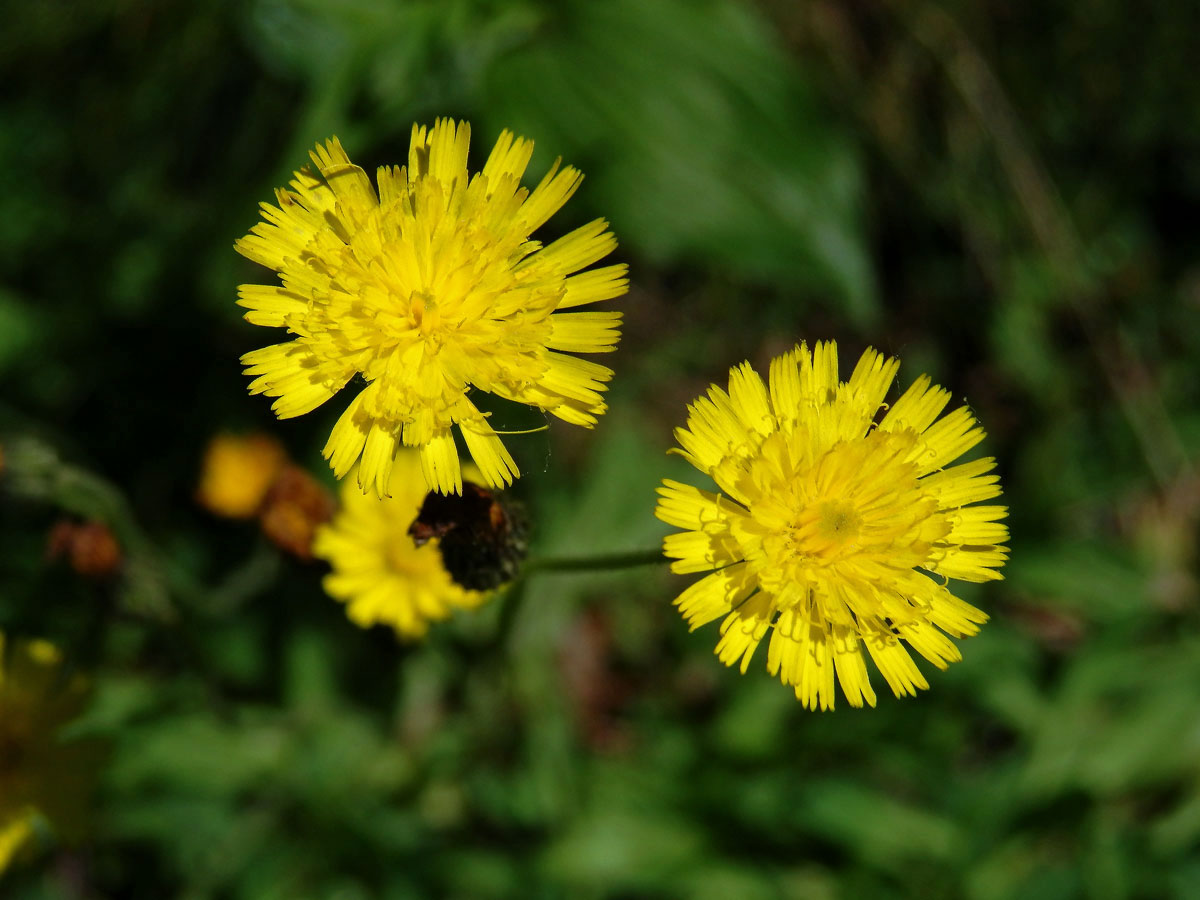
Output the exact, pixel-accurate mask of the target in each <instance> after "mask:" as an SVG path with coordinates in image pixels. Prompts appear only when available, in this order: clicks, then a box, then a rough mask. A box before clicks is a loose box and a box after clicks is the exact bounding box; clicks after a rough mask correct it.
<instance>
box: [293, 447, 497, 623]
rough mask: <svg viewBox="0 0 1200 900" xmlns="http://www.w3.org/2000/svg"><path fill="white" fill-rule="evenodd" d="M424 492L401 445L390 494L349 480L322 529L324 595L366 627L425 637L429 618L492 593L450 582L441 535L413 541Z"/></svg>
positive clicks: (413, 460) (316, 543)
mask: <svg viewBox="0 0 1200 900" xmlns="http://www.w3.org/2000/svg"><path fill="white" fill-rule="evenodd" d="M465 474H466V476H467V479H468V480H477V479H478V478H479V472H478V471H477V470H476V469H475V467H474V466H471V465H468V466H466V472H465ZM426 493H427V491H426V487H425V479H423V478H422V477H421V462H420V458H419V456H418V454H417V452H416V451H415V450H408V449H404V448H401V449H400V451H399V452H398V453H397V454H396V462H395V467H394V470H393V474H392V495H391V496H390V497H388V498H386V499H382V500H381V499H379V498H378V497H376V496H375V495H374V494H364V493H363V492H362V491H360V490H358V489H357V488H356V487H354V486H353V484H352V483H351V482H350V481H347V482H346V483H345V484H343V485H342V498H341V499H342V508H341V509H340V510H339V511H338V513H337V514H336V515H335V516H334V517H333V521H331V522H330V523H329V524H328V525H322V526H321V527H320V528H319V529H318V530H317V535H316V538H315V539H314V540H313V555H314V556H316V557H319V558H320V559H324V560H325V561H326V562H328V563H329V564H330V565H331V566H332V567H333V572H332V573H331V574H329V575H327V576H326V577H325V581H324V586H325V591H326V593H328V594H329V595H330V596H331V597H333V598H335V599H337V600H340V601H342V602H343V603H345V604H346V615H347V616H349V618H350V621H352V622H353V623H354V624H355V625H358V626H359V627H360V628H369V627H370V626H372V625H377V624H378V625H390V626H391V627H392V628H394V629H395V630H396V634H397V636H398V637H400V638H404V639H415V638H420V637H423V636H424V634H425V632H426V631H428V630H429V623H430V622H431V621H438V620H441V619H445V618H448V617H449V616H450V614H451V613H453V612H454V611H455V610H456V609H472V608H474V607H476V606H479V605H480V604H481V603H483V602H484V601H485V600H487V599H488V597H489V596H490V594H487V593H481V592H478V591H467V590H464V589H463V588H461V587H459V586H458V585H457V584H455V583H454V582H453V581H452V580H451V579H450V576H449V575H448V574H447V573H446V569H445V567H444V566H443V565H442V557H441V554H440V553H439V552H438V542H437V539H436V538H435V539H433V540H431V541H429V542H428V543H426V544H424V545H423V546H421V547H417V546H416V545H415V544H414V543H413V539H412V538H411V537H410V536H409V533H408V529H409V526H410V525H412V523H413V520H414V519H416V518H417V513H418V512H419V511H420V509H421V503H422V502H423V501H424V499H425V494H426Z"/></svg>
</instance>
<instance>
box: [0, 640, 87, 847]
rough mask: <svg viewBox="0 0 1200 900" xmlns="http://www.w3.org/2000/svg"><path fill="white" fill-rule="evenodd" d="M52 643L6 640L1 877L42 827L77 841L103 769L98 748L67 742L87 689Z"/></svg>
mask: <svg viewBox="0 0 1200 900" xmlns="http://www.w3.org/2000/svg"><path fill="white" fill-rule="evenodd" d="M61 666H62V656H61V654H60V653H59V651H58V649H57V648H56V647H54V645H52V644H49V643H47V642H46V641H15V642H10V641H6V640H5V636H4V635H3V634H2V633H0V871H3V870H4V869H5V868H7V867H8V865H9V863H10V862H11V860H12V857H13V855H14V854H16V853H17V852H18V851H20V850H21V849H22V847H24V846H25V845H26V844H27V843H28V841H29V839H30V838H31V837H32V836H33V835H34V833H35V831H36V828H35V824H36V823H38V822H45V823H47V824H49V825H51V826H53V827H54V828H55V829H56V830H57V831H58V832H59V833H60V834H62V835H63V836H64V837H67V838H73V837H77V836H78V833H79V831H80V829H81V826H82V824H83V812H84V805H85V802H86V800H87V796H88V794H89V792H90V788H91V781H92V778H93V776H94V774H95V769H96V764H97V763H98V762H99V754H98V752H97V749H98V748H97V746H96V745H95V744H93V743H91V742H85V741H74V742H64V741H61V740H60V739H59V734H58V733H59V730H60V729H61V728H62V727H63V726H64V725H66V724H67V723H68V722H70V721H71V720H72V719H74V718H75V717H76V716H78V715H79V713H80V712H81V711H82V710H83V707H84V705H85V703H86V700H87V697H88V690H87V687H86V684H85V682H84V681H83V680H82V679H80V678H77V677H76V678H66V677H64V675H63V673H62V670H61Z"/></svg>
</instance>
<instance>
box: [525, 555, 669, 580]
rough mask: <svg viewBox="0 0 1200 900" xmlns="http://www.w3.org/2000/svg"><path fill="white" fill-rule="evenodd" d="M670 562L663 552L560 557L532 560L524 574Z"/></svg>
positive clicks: (599, 569)
mask: <svg viewBox="0 0 1200 900" xmlns="http://www.w3.org/2000/svg"><path fill="white" fill-rule="evenodd" d="M665 562H668V560H667V558H666V557H665V556H663V553H662V550H657V549H656V550H633V551H630V552H628V553H602V554H600V555H599V556H559V557H550V558H548V559H547V558H543V559H531V560H529V562H527V563H526V564H525V571H524V574H526V575H532V574H533V573H534V572H611V571H615V570H617V569H632V568H635V567H636V566H653V565H656V564H661V563H665Z"/></svg>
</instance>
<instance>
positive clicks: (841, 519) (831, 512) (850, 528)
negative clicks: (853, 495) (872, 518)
mask: <svg viewBox="0 0 1200 900" xmlns="http://www.w3.org/2000/svg"><path fill="white" fill-rule="evenodd" d="M816 513H817V522H816V526H817V528H816V531H817V535H819V536H820V537H821V538H822V539H824V540H825V541H827V542H828V543H829V544H830V545H833V546H835V547H841V546H843V545H845V544H848V543H850V542H852V541H853V540H854V539H855V538H857V537H858V535H859V532H860V531H861V530H862V524H863V519H862V516H861V515H859V513H858V510H856V509H855V508H854V507H853V506H852V505H851V504H849V503H846V502H845V501H840V500H830V501H826V502H825V503H822V504H820V505H819V506H818V507H817V510H816Z"/></svg>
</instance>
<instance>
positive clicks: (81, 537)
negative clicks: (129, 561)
mask: <svg viewBox="0 0 1200 900" xmlns="http://www.w3.org/2000/svg"><path fill="white" fill-rule="evenodd" d="M46 556H47V558H49V559H58V558H59V557H66V559H67V562H68V563H69V564H70V566H71V568H72V569H73V570H74V571H75V573H76V574H78V575H82V576H83V577H84V578H108V577H109V576H111V575H114V574H116V572H117V570H119V569H120V568H121V563H122V562H123V561H124V554H123V553H122V552H121V545H120V544H119V543H117V539H116V537H115V536H114V535H113V533H112V530H111V529H110V528H109V527H108V526H107V525H105V524H103V523H102V522H72V521H70V520H69V519H63V520H61V521H59V522H57V523H55V525H54V527H53V528H51V529H50V534H49V535H48V536H47V539H46Z"/></svg>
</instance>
